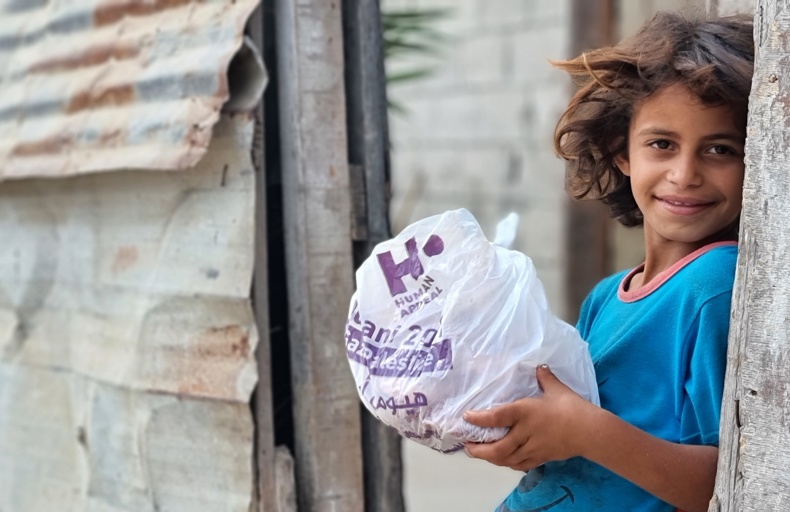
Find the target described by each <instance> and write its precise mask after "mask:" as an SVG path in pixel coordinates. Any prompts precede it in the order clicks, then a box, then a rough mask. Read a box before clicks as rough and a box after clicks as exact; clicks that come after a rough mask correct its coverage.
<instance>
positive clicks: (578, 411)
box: [464, 365, 598, 471]
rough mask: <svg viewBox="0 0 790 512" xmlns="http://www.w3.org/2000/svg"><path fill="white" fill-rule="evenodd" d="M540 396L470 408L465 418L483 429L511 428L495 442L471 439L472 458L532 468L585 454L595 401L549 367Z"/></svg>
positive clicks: (545, 369)
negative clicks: (503, 403) (483, 408)
mask: <svg viewBox="0 0 790 512" xmlns="http://www.w3.org/2000/svg"><path fill="white" fill-rule="evenodd" d="M537 376H538V384H540V387H541V389H543V396H541V397H540V398H523V399H521V400H517V401H515V402H512V403H509V404H505V405H502V406H499V407H495V408H493V409H490V410H487V411H467V412H466V413H464V419H465V420H466V421H468V422H469V423H472V424H474V425H478V426H480V427H510V430H509V431H508V433H507V434H506V435H505V437H503V438H502V439H500V440H498V441H495V442H493V443H467V444H466V453H467V454H468V455H469V456H470V457H474V458H479V459H484V460H487V461H488V462H490V463H492V464H496V465H497V466H506V467H509V468H511V469H515V470H518V471H528V470H530V469H532V468H535V467H537V466H540V465H541V464H543V463H545V462H547V461H551V460H564V459H568V458H571V457H575V456H578V455H582V449H583V446H584V441H583V439H584V433H585V430H586V429H588V428H591V427H592V425H589V423H588V421H587V420H588V418H591V415H590V414H589V413H590V412H592V411H593V410H596V409H598V408H597V407H596V406H595V405H593V404H591V403H590V402H588V401H587V400H585V399H583V398H582V397H580V396H579V395H577V394H576V393H574V392H573V391H572V390H571V389H570V388H569V387H568V386H566V385H565V384H563V383H562V382H560V380H559V379H558V378H557V377H555V376H554V374H553V373H552V372H551V370H550V369H549V367H548V366H546V365H542V366H540V367H539V368H538V370H537Z"/></svg>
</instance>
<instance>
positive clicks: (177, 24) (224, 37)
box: [0, 0, 258, 179]
mask: <svg viewBox="0 0 790 512" xmlns="http://www.w3.org/2000/svg"><path fill="white" fill-rule="evenodd" d="M257 3H258V0H81V1H73V0H0V179H4V178H18V177H30V176H65V175H72V174H79V173H85V172H92V171H99V170H111V169H123V168H136V169H182V168H187V167H190V166H192V165H194V164H195V163H196V162H197V161H198V160H199V159H200V158H201V157H202V156H203V155H204V154H205V151H206V148H207V146H208V143H209V140H210V139H211V131H212V126H213V125H214V124H215V123H216V122H217V120H218V119H219V113H220V109H221V106H222V104H223V102H224V101H225V100H226V99H227V98H228V82H227V69H228V64H229V62H230V60H231V58H232V56H233V54H234V53H235V52H236V50H237V49H238V48H239V46H240V45H241V42H242V37H243V32H244V25H245V22H246V20H247V18H248V17H249V15H250V13H251V12H252V10H253V9H254V8H255V6H256V5H257Z"/></svg>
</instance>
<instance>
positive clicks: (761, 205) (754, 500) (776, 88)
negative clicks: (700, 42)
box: [709, 0, 790, 511]
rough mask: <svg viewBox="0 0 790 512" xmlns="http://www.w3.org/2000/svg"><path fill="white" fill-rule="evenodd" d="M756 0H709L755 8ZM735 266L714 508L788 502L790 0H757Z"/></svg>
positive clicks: (781, 506)
mask: <svg viewBox="0 0 790 512" xmlns="http://www.w3.org/2000/svg"><path fill="white" fill-rule="evenodd" d="M753 5H754V2H752V1H750V0H741V1H735V0H729V1H724V0H721V1H719V2H709V8H712V9H718V10H719V12H731V11H734V10H740V11H741V12H751V9H752V8H753ZM754 12H755V13H756V16H755V44H756V50H757V55H756V60H755V74H754V80H753V82H752V94H751V99H750V105H749V127H748V140H747V143H746V178H745V184H744V198H743V215H742V223H741V237H740V250H739V258H738V268H737V273H736V278H735V289H734V293H733V304H732V307H733V312H732V320H731V329H730V349H729V354H728V368H727V380H726V383H725V389H724V400H723V406H722V427H721V445H720V455H719V468H718V476H717V481H716V489H715V494H714V497H713V500H712V502H711V507H710V510H712V511H766V510H790V428H788V426H790V419H788V418H790V377H789V376H788V372H787V368H788V362H790V343H788V332H790V295H788V294H787V293H786V292H785V290H784V286H785V282H786V280H787V277H788V258H787V250H788V247H790V229H788V225H790V173H788V162H790V137H788V135H787V128H786V125H787V122H788V120H790V71H789V70H788V67H787V59H788V55H790V40H788V38H787V33H788V31H789V30H790V7H788V6H787V4H786V3H785V2H778V1H776V0H760V1H759V3H757V6H756V10H755V11H754Z"/></svg>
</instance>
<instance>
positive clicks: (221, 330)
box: [195, 325, 250, 359]
mask: <svg viewBox="0 0 790 512" xmlns="http://www.w3.org/2000/svg"><path fill="white" fill-rule="evenodd" d="M195 352H196V354H197V355H198V356H199V357H220V358H230V359H245V358H246V357H247V356H248V355H249V353H250V340H249V336H248V335H247V330H246V329H244V328H242V327H241V326H240V325H227V326H224V327H211V328H209V329H208V330H206V331H205V332H204V333H203V334H202V335H200V336H199V337H198V339H197V340H196V343H195Z"/></svg>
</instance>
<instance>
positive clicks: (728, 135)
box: [637, 126, 746, 144]
mask: <svg viewBox="0 0 790 512" xmlns="http://www.w3.org/2000/svg"><path fill="white" fill-rule="evenodd" d="M637 135H642V136H644V135H660V136H663V137H673V138H678V137H680V135H679V134H678V133H677V132H674V131H672V130H667V129H665V128H659V127H657V126H648V127H647V128H645V129H644V130H640V131H639V132H638V133H637ZM702 140H729V141H732V142H736V143H738V144H743V143H744V142H745V141H746V135H745V134H742V133H739V132H716V133H711V134H708V135H705V136H704V137H702Z"/></svg>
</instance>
